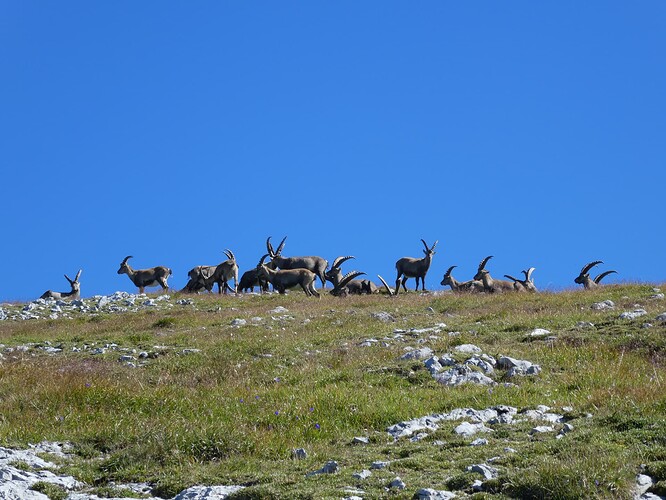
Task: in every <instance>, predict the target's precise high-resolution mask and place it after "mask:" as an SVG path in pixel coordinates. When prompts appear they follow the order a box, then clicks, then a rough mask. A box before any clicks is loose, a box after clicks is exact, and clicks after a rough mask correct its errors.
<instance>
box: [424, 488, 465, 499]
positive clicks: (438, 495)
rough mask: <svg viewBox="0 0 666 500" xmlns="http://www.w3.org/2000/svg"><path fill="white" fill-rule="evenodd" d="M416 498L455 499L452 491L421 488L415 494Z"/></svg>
mask: <svg viewBox="0 0 666 500" xmlns="http://www.w3.org/2000/svg"><path fill="white" fill-rule="evenodd" d="M416 498H417V499H418V500H451V499H452V498H456V494H455V493H453V492H452V491H444V490H434V489H432V488H421V489H420V490H419V491H417V492H416Z"/></svg>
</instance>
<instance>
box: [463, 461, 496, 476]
mask: <svg viewBox="0 0 666 500" xmlns="http://www.w3.org/2000/svg"><path fill="white" fill-rule="evenodd" d="M467 471H468V472H477V473H479V474H481V475H482V476H483V477H484V479H495V478H497V477H498V476H499V472H498V471H497V469H496V468H495V467H491V466H490V465H485V464H474V465H470V466H468V467H467Z"/></svg>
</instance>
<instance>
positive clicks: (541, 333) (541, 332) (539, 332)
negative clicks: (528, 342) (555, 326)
mask: <svg viewBox="0 0 666 500" xmlns="http://www.w3.org/2000/svg"><path fill="white" fill-rule="evenodd" d="M546 335H550V331H549V330H546V329H545V328H535V329H534V330H532V331H531V332H530V333H529V336H530V337H545V336H546Z"/></svg>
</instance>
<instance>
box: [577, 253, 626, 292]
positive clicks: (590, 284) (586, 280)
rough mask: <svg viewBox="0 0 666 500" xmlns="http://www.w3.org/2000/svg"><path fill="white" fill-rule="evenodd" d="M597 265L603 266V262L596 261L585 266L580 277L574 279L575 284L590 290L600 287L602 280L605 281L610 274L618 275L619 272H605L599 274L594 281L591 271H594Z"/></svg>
mask: <svg viewBox="0 0 666 500" xmlns="http://www.w3.org/2000/svg"><path fill="white" fill-rule="evenodd" d="M597 264H603V261H601V260H595V261H594V262H590V263H589V264H585V266H583V269H581V270H580V274H579V275H578V277H577V278H576V279H574V283H577V284H579V285H583V286H584V287H585V289H586V290H589V289H591V288H596V287H598V286H599V285H600V282H601V280H602V279H604V278H605V277H606V276H608V275H609V274H613V273H617V271H605V272H603V273H601V274H598V275H597V276H596V277H595V278H594V279H592V278H591V277H590V275H589V272H590V269H592V268H593V267H594V266H596V265H597Z"/></svg>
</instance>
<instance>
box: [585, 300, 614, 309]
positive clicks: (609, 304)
mask: <svg viewBox="0 0 666 500" xmlns="http://www.w3.org/2000/svg"><path fill="white" fill-rule="evenodd" d="M590 308H592V309H594V310H595V311H603V310H604V309H615V302H613V301H612V300H604V301H603V302H595V303H594V304H592V305H591V306H590Z"/></svg>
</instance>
